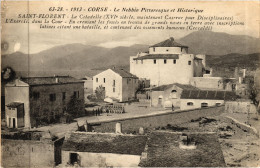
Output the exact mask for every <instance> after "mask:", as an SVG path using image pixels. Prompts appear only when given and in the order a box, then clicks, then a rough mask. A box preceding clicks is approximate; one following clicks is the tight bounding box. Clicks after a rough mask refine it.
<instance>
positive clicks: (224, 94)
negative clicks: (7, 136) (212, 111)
mask: <svg viewBox="0 0 260 168" xmlns="http://www.w3.org/2000/svg"><path fill="white" fill-rule="evenodd" d="M181 99H211V100H236V99H237V95H236V93H235V92H231V91H213V90H183V92H182V94H181Z"/></svg>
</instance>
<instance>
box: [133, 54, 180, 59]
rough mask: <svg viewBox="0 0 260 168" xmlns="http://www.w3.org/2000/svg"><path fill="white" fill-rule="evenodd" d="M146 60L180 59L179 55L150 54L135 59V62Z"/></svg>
mask: <svg viewBox="0 0 260 168" xmlns="http://www.w3.org/2000/svg"><path fill="white" fill-rule="evenodd" d="M144 59H179V55H178V54H148V55H145V56H141V57H137V58H134V60H144Z"/></svg>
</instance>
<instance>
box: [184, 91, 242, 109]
mask: <svg viewBox="0 0 260 168" xmlns="http://www.w3.org/2000/svg"><path fill="white" fill-rule="evenodd" d="M236 99H237V95H236V93H235V92H231V91H214V90H184V91H183V92H182V93H181V97H180V109H181V110H189V109H195V108H205V107H210V106H220V105H223V104H224V102H225V101H235V100H236Z"/></svg>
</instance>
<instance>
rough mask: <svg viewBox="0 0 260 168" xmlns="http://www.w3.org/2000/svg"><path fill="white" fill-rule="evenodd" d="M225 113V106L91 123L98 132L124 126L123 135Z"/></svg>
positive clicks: (112, 130)
mask: <svg viewBox="0 0 260 168" xmlns="http://www.w3.org/2000/svg"><path fill="white" fill-rule="evenodd" d="M223 112H224V106H218V107H208V108H203V109H193V110H186V111H179V112H169V113H164V114H156V115H152V116H142V117H135V118H127V119H121V120H113V121H104V122H101V123H100V122H99V123H91V124H92V125H96V126H92V127H93V128H94V130H95V131H96V132H115V126H116V123H118V122H120V123H121V124H122V133H133V132H138V130H139V128H140V127H143V128H154V127H159V126H166V125H167V124H171V125H175V124H182V123H188V122H190V121H191V119H197V118H199V117H211V116H218V115H220V114H221V113H223Z"/></svg>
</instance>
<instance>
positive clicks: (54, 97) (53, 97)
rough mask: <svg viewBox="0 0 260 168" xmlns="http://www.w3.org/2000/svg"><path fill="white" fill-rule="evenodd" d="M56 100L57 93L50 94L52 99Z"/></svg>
mask: <svg viewBox="0 0 260 168" xmlns="http://www.w3.org/2000/svg"><path fill="white" fill-rule="evenodd" d="M55 100H56V94H55V93H53V94H50V101H55Z"/></svg>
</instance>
